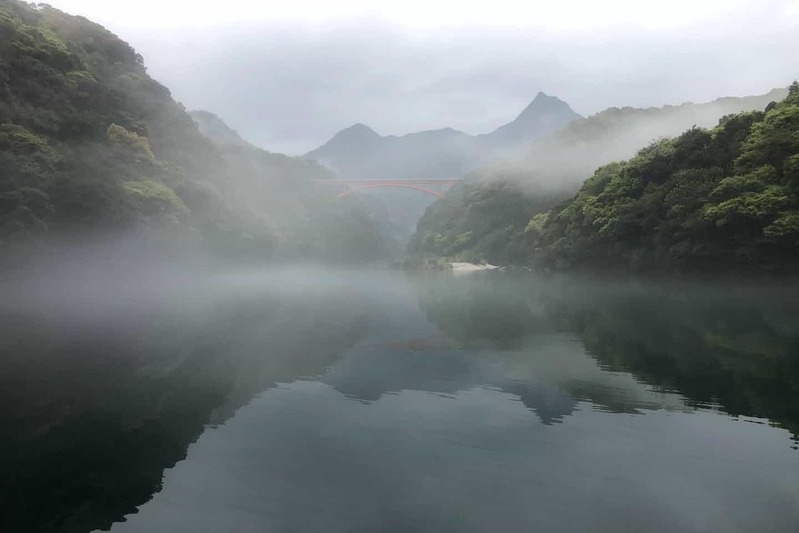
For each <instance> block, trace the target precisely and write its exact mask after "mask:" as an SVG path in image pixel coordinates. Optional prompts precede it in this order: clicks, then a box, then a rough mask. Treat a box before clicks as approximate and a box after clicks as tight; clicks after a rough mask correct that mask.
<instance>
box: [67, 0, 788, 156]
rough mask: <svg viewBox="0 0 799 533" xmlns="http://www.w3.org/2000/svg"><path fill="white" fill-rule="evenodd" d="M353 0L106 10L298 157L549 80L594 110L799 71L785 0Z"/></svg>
mask: <svg viewBox="0 0 799 533" xmlns="http://www.w3.org/2000/svg"><path fill="white" fill-rule="evenodd" d="M87 1H88V0H87ZM61 3H62V4H75V3H80V2H79V0H74V1H72V2H70V1H68V0H63V1H62V2H61ZM89 3H91V2H89ZM300 3H303V2H300ZM305 3H306V4H307V3H308V2H305ZM311 3H312V2H311ZM567 3H569V2H567ZM56 4H58V2H57V3H56ZM344 4H345V6H344V7H342V8H341V14H342V16H339V17H335V18H334V19H330V20H328V19H325V17H323V16H321V15H322V14H324V13H326V12H325V11H321V9H322V8H320V11H319V14H320V16H319V17H313V16H312V15H313V14H312V13H311V14H309V15H308V16H307V17H305V20H303V18H302V17H301V16H300V15H299V14H298V13H294V11H291V10H286V11H285V12H281V13H279V15H280V16H279V17H277V18H276V19H275V20H272V21H270V20H267V19H266V18H263V17H260V16H258V13H259V12H258V10H257V8H255V7H253V8H252V9H253V12H252V13H251V15H252V16H251V19H252V20H250V21H249V22H244V21H243V20H242V18H243V17H236V18H233V19H223V20H222V23H220V24H217V25H211V24H209V23H208V21H205V22H203V20H204V19H201V15H202V12H199V14H197V15H196V16H193V18H192V17H189V20H194V19H197V20H196V23H195V24H192V25H189V26H185V27H181V26H179V25H177V23H176V22H174V21H172V20H171V19H169V17H166V19H165V20H161V21H160V22H159V23H154V24H153V25H152V27H151V28H150V29H146V27H145V25H144V23H143V22H141V23H137V24H132V23H126V22H125V21H123V20H119V21H115V20H112V19H111V18H109V17H111V15H106V17H105V18H103V17H102V16H101V17H100V18H99V20H100V22H103V23H105V24H107V25H108V26H109V28H110V29H111V30H112V31H116V32H117V33H119V34H120V36H121V37H123V38H125V39H126V40H128V41H130V42H131V44H132V45H133V46H134V47H135V48H137V50H139V51H140V52H141V53H142V54H143V55H144V56H145V60H146V63H147V65H148V67H149V70H150V73H151V74H152V75H153V76H154V77H155V78H156V79H158V80H159V81H161V82H162V83H164V84H165V85H167V86H168V87H170V88H171V89H172V91H173V94H174V96H175V97H176V98H177V99H178V100H180V101H182V102H184V104H185V105H186V106H187V107H188V108H202V109H208V110H210V111H213V112H215V113H217V114H218V115H220V116H221V117H223V118H224V119H225V120H226V121H228V122H229V123H230V124H231V125H232V126H233V127H234V128H236V129H237V130H239V131H240V132H241V133H242V134H243V135H244V136H245V137H246V138H248V139H249V140H251V141H253V142H255V143H256V144H258V145H260V146H262V147H264V148H267V149H269V150H272V151H283V152H287V153H292V154H299V153H304V152H306V151H309V150H311V149H313V148H315V147H317V146H318V145H320V144H322V143H323V142H325V141H326V140H327V139H328V138H329V137H330V136H332V135H333V134H334V133H335V132H337V131H338V130H340V129H342V128H344V127H347V126H349V125H351V124H353V123H356V122H362V123H366V124H368V125H370V126H371V127H372V128H374V129H375V130H376V131H378V132H379V133H381V134H403V133H408V132H411V131H418V130H425V129H436V128H443V127H447V126H450V127H454V128H456V129H462V130H464V131H466V132H469V133H484V132H487V131H490V130H493V129H494V128H496V127H497V126H499V125H501V124H503V123H506V122H508V121H510V120H512V119H513V118H514V116H515V115H516V114H517V113H518V112H519V111H521V109H522V108H523V107H524V106H525V105H526V104H527V103H528V102H529V101H530V100H531V99H532V98H533V97H534V96H535V94H536V93H537V92H538V91H544V92H546V93H548V94H554V95H557V96H559V97H560V98H562V99H564V100H566V101H567V102H569V103H570V104H571V105H572V106H573V107H574V108H575V110H577V111H578V112H580V113H582V114H584V115H588V114H592V113H595V112H597V111H600V110H601V109H604V108H606V107H610V106H625V105H631V106H641V107H645V106H659V105H663V104H677V103H681V102H685V101H695V102H696V101H708V100H712V99H714V98H717V97H719V96H726V95H747V94H756V93H764V92H766V91H768V90H769V89H770V88H772V87H776V86H785V85H787V84H788V83H789V82H790V81H791V80H792V79H793V78H795V77H797V76H799V56H797V54H796V53H795V50H796V49H797V48H799V11H797V10H796V9H794V8H795V5H794V2H791V1H785V0H768V1H762V2H747V1H738V2H727V3H726V4H725V6H726V7H724V6H721V5H720V6H717V8H716V9H715V11H713V10H708V9H705V8H704V7H702V9H699V8H697V9H695V10H694V11H693V12H691V11H690V10H689V7H688V4H687V3H685V2H682V1H681V2H678V4H679V5H675V6H673V9H674V10H678V11H680V13H676V12H669V13H671V15H672V16H666V15H667V13H665V12H664V13H660V12H657V11H652V10H649V11H647V10H641V9H638V8H633V7H631V6H632V4H631V5H630V6H627V8H626V9H627V10H628V11H625V12H623V13H622V12H621V11H620V12H619V13H620V15H619V16H618V17H617V19H618V20H617V21H616V22H614V19H613V17H611V16H610V15H605V16H603V17H600V18H599V21H598V22H597V25H595V26H594V27H591V25H590V24H589V23H590V21H589V20H588V18H587V17H586V16H583V15H585V14H586V13H589V11H585V10H579V9H577V7H578V6H576V4H579V2H570V4H575V6H572V7H574V8H575V15H574V17H572V19H569V18H568V17H567V16H566V12H565V11H563V10H554V9H549V8H541V9H542V12H541V13H542V17H543V18H542V19H541V20H536V19H535V18H534V17H533V15H532V14H530V13H529V11H530V10H529V9H527V10H526V11H525V13H524V16H522V15H520V22H519V23H518V24H515V25H512V24H509V22H508V20H505V19H503V18H501V17H499V18H498V17H487V19H486V23H485V24H482V25H481V24H479V23H478V22H477V21H476V17H477V15H479V14H478V13H472V12H471V11H469V10H468V9H466V8H464V11H463V12H462V13H461V16H460V17H458V16H456V15H457V13H455V14H454V15H453V17H452V19H453V21H455V22H454V23H453V24H450V25H441V24H443V23H441V21H439V23H436V22H435V21H436V20H438V19H437V18H436V17H439V18H442V20H443V15H442V16H439V15H441V13H439V11H441V10H440V9H439V10H435V11H434V12H431V15H430V17H429V19H425V17H424V16H422V14H421V13H422V12H421V11H419V13H417V15H414V14H413V13H415V12H414V11H413V10H412V9H411V8H409V9H408V10H405V11H403V12H402V13H400V12H399V11H397V12H396V13H393V14H392V12H391V11H390V10H389V11H387V13H389V17H388V18H386V17H379V16H377V15H376V14H375V13H374V11H373V10H372V11H366V12H365V13H366V15H364V16H361V17H356V16H355V12H356V11H355V8H356V7H357V5H356V4H357V2H356V3H353V2H345V3H344ZM350 4H352V5H350ZM616 4H618V6H616ZM622 4H624V5H627V4H626V3H625V2H624V1H622V0H617V1H615V2H614V6H615V7H616V8H617V9H621V8H622V7H623V5H622ZM148 5H149V4H148V3H147V2H145V3H144V7H143V9H145V10H146V9H148V7H147V6H148ZM414 5H415V4H414ZM347 6H348V7H349V8H352V9H350V10H349V11H348V10H347ZM703 6H704V4H703ZM56 7H63V8H64V9H68V8H69V7H70V6H69V5H64V6H59V5H57V6H56ZM411 7H412V6H411ZM611 7H612V6H611ZM87 9H88V8H87ZM98 9H99V8H98ZM264 9H266V8H264ZM496 9H499V7H497V8H496ZM586 9H588V8H586ZM245 11H246V10H245ZM395 11H396V9H395ZM472 11H474V10H472ZM264 13H265V12H264ZM624 13H626V16H625V15H624ZM86 14H89V15H91V13H86ZM262 14H263V13H262ZM400 15H402V16H400ZM467 15H468V16H467ZM678 15H680V16H678ZM528 16H529V17H528ZM347 17H350V18H347ZM391 17H393V20H392V19H391ZM414 17H415V18H414ZM470 17H471V18H470ZM525 17H528V18H529V20H528V18H525ZM547 17H549V19H547ZM658 17H660V18H659V19H658ZM506 18H507V17H506ZM473 19H474V20H473ZM548 20H549V21H551V23H552V27H549V28H548V27H547V21H548ZM681 20H682V21H684V22H680V21H681ZM167 26H170V27H167ZM172 26H174V27H172Z"/></svg>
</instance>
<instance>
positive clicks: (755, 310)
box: [419, 273, 799, 434]
mask: <svg viewBox="0 0 799 533" xmlns="http://www.w3.org/2000/svg"><path fill="white" fill-rule="evenodd" d="M431 285H433V284H432V283H431ZM421 287H423V289H422V290H419V299H420V303H421V307H422V308H423V309H424V311H425V312H426V314H427V316H428V318H429V319H430V320H432V321H433V322H434V323H435V324H436V326H437V327H438V328H440V330H441V331H442V332H443V333H445V334H446V335H447V336H449V337H450V338H452V339H453V340H455V341H456V342H458V343H460V344H461V345H464V346H481V347H494V348H495V349H499V350H500V351H499V352H495V353H493V354H492V357H495V358H496V357H502V358H503V359H504V360H512V361H513V364H514V365H516V366H517V367H518V369H519V370H520V371H522V372H523V373H524V374H526V376H525V378H524V380H526V381H525V386H524V388H525V390H527V389H528V388H529V382H530V380H531V379H532V381H533V382H535V381H541V382H543V381H553V380H554V381H555V382H557V383H559V384H560V387H561V389H562V390H565V391H568V394H569V395H570V396H571V397H574V398H577V399H584V400H589V401H591V402H593V403H595V404H596V405H598V406H600V407H601V408H602V409H607V410H610V411H613V412H634V411H635V410H637V409H641V408H648V407H654V406H669V407H675V408H679V407H680V406H681V404H682V402H681V401H679V400H677V398H678V396H675V395H679V396H682V397H684V398H686V400H687V403H688V405H689V406H690V407H704V406H708V405H713V404H719V405H720V406H721V407H722V408H723V409H724V410H725V411H726V412H728V413H730V414H732V415H746V416H753V417H760V418H768V419H771V420H772V421H774V422H775V423H778V424H779V425H782V426H784V427H785V428H787V429H790V430H791V431H792V432H793V433H794V434H796V433H797V432H799V303H797V302H795V301H794V300H792V299H791V297H790V295H792V294H795V293H796V291H795V290H786V288H785V287H780V288H779V289H775V290H771V289H768V288H760V289H753V288H748V289H747V288H741V287H740V286H738V288H732V287H715V288H707V287H706V286H705V287H699V286H697V285H692V284H688V283H685V284H671V285H668V286H663V285H660V286H659V285H657V284H649V285H647V284H639V285H633V284H624V283H602V284H600V283H589V282H578V281H576V280H566V279H563V278H551V279H546V280H542V279H540V278H535V277H531V276H530V277H526V278H525V277H522V278H521V279H519V278H517V277H515V276H513V275H501V274H499V275H498V274H495V273H489V274H487V275H485V276H483V277H482V278H480V279H473V278H472V279H469V278H449V279H448V280H446V281H444V282H443V283H441V284H438V285H436V286H435V287H433V288H429V287H426V286H424V284H422V285H421ZM548 330H549V331H550V332H552V331H567V332H571V333H574V334H576V335H577V336H578V338H579V340H580V341H581V344H582V345H584V346H585V348H586V349H587V350H588V354H590V356H592V357H594V358H595V360H596V362H598V363H599V365H600V366H599V367H597V368H596V369H591V368H590V366H592V365H586V364H585V361H583V360H582V359H581V358H580V357H579V356H575V354H576V353H577V352H579V350H578V349H577V348H573V349H572V350H571V351H569V350H563V353H561V354H560V355H559V356H558V358H557V360H551V361H549V362H545V360H546V359H547V358H548V357H549V354H547V353H545V350H541V349H538V348H537V346H539V345H540V343H541V342H542V340H541V339H543V338H545V337H547V334H546V332H547V331H548ZM500 332H502V333H500ZM508 349H513V350H514V351H513V352H507V350H508ZM519 352H522V353H519ZM525 365H526V366H527V367H528V368H527V369H526V370H525V369H523V367H524V366H525ZM544 367H546V368H544ZM619 371H622V372H624V373H625V374H621V373H619ZM626 373H632V375H633V376H634V379H633V378H631V379H630V380H629V382H626V383H622V381H624V379H623V376H624V375H626ZM518 377H519V376H516V378H518ZM640 382H643V384H644V385H641V384H640ZM636 383H638V384H636ZM503 390H507V391H508V392H513V393H515V394H518V395H519V396H522V395H523V393H522V392H518V391H514V390H512V389H507V388H504V387H503ZM526 394H527V395H528V398H531V397H533V396H535V394H531V393H530V392H529V391H528V392H526ZM536 394H538V393H536ZM664 402H665V403H664ZM525 404H528V406H530V407H531V408H533V407H532V406H533V405H536V407H535V410H536V412H537V413H539V416H541V415H540V413H541V412H543V408H542V407H541V406H540V402H535V401H533V400H530V399H528V400H526V401H525ZM541 418H542V420H543V419H544V417H541Z"/></svg>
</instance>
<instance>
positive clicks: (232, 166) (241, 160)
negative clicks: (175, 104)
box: [191, 111, 387, 262]
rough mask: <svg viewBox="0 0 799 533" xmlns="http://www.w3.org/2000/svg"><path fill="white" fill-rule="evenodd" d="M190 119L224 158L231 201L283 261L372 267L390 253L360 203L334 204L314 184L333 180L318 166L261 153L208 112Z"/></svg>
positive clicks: (353, 200) (351, 199) (354, 200)
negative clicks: (268, 237)
mask: <svg viewBox="0 0 799 533" xmlns="http://www.w3.org/2000/svg"><path fill="white" fill-rule="evenodd" d="M191 115H192V118H193V119H194V120H195V122H196V123H197V125H198V127H199V129H200V131H201V132H203V133H204V134H205V135H207V136H208V138H209V139H210V140H211V141H212V142H213V143H214V145H215V146H216V148H217V150H218V151H219V152H220V154H221V156H222V158H223V161H224V164H225V168H226V171H227V176H228V184H227V190H228V192H227V197H228V199H229V201H230V202H232V204H233V205H236V206H238V209H239V210H240V211H243V212H247V213H251V215H252V217H254V218H255V219H257V220H259V221H260V224H261V225H262V226H263V227H267V228H269V230H270V232H271V234H272V235H274V236H275V238H276V239H277V240H278V242H279V246H278V247H277V250H276V252H275V253H276V255H278V256H279V257H281V258H284V259H308V258H314V259H324V260H328V261H336V262H352V261H357V262H368V261H374V260H377V259H379V258H380V257H382V256H383V255H384V254H385V253H386V251H387V250H386V246H387V242H385V238H384V236H383V233H384V232H382V231H381V229H382V228H381V227H380V225H379V224H377V223H376V222H375V220H374V219H373V218H372V217H371V215H370V211H369V210H368V209H367V208H366V207H365V206H364V205H363V204H362V203H361V202H359V199H358V197H355V196H353V197H348V198H345V199H340V200H339V199H336V198H335V196H334V195H333V194H332V193H331V191H330V190H329V189H326V188H321V187H319V186H318V185H316V184H315V183H314V182H315V181H317V180H325V179H331V178H335V177H336V176H335V174H333V173H332V172H331V171H330V170H328V169H327V168H325V167H323V166H322V165H320V164H319V163H317V162H315V161H311V160H309V159H304V158H300V157H289V156H286V155H283V154H274V153H271V152H267V151H266V150H262V149H260V148H258V147H256V146H254V145H252V144H250V143H248V142H247V141H246V140H244V139H242V138H241V136H240V135H239V134H238V133H237V132H236V131H234V130H233V129H231V128H230V127H229V126H228V125H227V124H225V122H224V121H223V120H222V119H220V118H219V117H217V116H216V115H214V114H213V113H210V112H207V111H193V112H192V113H191Z"/></svg>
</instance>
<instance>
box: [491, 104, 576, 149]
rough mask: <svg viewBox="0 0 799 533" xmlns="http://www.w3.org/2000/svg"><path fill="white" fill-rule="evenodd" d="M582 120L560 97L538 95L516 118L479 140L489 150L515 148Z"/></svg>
mask: <svg viewBox="0 0 799 533" xmlns="http://www.w3.org/2000/svg"><path fill="white" fill-rule="evenodd" d="M581 118H582V117H581V116H580V115H578V114H577V113H575V112H574V110H573V109H572V108H571V107H569V104H567V103H566V102H564V101H563V100H561V99H560V98H556V97H554V96H548V95H546V94H544V93H543V92H539V93H538V94H537V95H536V97H535V99H534V100H533V101H532V102H530V104H529V105H528V106H527V107H526V108H524V111H522V112H521V113H520V114H519V116H518V117H516V119H514V120H513V121H512V122H510V123H508V124H505V125H504V126H500V127H499V128H497V129H496V130H494V131H492V132H491V133H487V134H485V135H479V136H478V138H479V139H480V140H481V144H483V146H484V147H486V148H507V149H512V148H515V147H516V146H518V145H519V144H521V143H523V142H527V141H531V140H533V139H536V138H539V137H544V136H546V135H549V134H551V133H552V132H555V131H557V130H559V129H561V128H562V127H563V126H565V125H566V124H569V123H571V122H572V121H574V120H578V119H581Z"/></svg>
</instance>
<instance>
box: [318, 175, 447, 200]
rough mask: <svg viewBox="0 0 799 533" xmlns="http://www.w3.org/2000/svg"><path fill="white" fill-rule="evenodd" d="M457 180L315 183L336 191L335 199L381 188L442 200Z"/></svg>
mask: <svg viewBox="0 0 799 533" xmlns="http://www.w3.org/2000/svg"><path fill="white" fill-rule="evenodd" d="M458 181H460V180H457V179H414V180H355V179H330V180H316V183H319V184H321V185H328V186H330V187H333V188H334V190H336V191H337V192H336V197H337V198H344V197H345V196H349V195H350V194H354V193H356V192H360V191H365V190H368V189H377V188H381V187H393V188H400V189H413V190H416V191H419V192H423V193H425V194H430V195H432V196H435V197H436V198H443V197H444V192H445V191H446V190H447V189H449V188H450V187H451V186H452V184H453V183H457V182H458Z"/></svg>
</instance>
